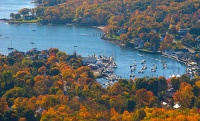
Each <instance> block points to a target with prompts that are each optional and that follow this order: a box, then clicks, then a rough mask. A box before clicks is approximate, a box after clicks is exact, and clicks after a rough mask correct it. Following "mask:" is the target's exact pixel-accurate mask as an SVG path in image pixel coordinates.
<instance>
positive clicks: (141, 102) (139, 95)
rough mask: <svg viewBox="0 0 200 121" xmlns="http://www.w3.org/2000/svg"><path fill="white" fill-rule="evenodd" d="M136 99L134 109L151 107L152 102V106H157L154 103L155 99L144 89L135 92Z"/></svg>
mask: <svg viewBox="0 0 200 121" xmlns="http://www.w3.org/2000/svg"><path fill="white" fill-rule="evenodd" d="M135 98H136V107H139V108H141V107H145V106H150V107H152V106H151V104H152V101H153V103H154V105H157V104H156V102H154V101H155V97H154V95H153V93H152V92H151V91H147V90H146V89H140V90H137V91H136V94H135Z"/></svg>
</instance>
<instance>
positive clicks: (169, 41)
mask: <svg viewBox="0 0 200 121" xmlns="http://www.w3.org/2000/svg"><path fill="white" fill-rule="evenodd" d="M164 42H166V43H172V42H173V38H172V37H171V36H170V35H169V34H166V35H165V38H164Z"/></svg>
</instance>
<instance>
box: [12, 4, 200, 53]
mask: <svg viewBox="0 0 200 121" xmlns="http://www.w3.org/2000/svg"><path fill="white" fill-rule="evenodd" d="M35 2H36V3H37V5H38V6H37V7H36V8H34V9H27V8H24V9H21V10H19V12H18V13H17V14H13V13H12V14H11V18H16V19H19V18H20V17H21V16H25V15H27V14H29V15H30V14H31V15H33V16H34V17H35V18H37V19H38V20H39V21H40V23H43V24H49V23H51V24H66V23H75V24H78V25H86V26H100V25H101V26H105V29H104V31H105V33H107V37H108V38H112V39H117V40H120V43H124V44H127V45H128V46H131V47H133V46H135V44H134V45H133V46H132V43H137V41H138V42H140V43H144V44H143V46H145V48H147V49H151V50H160V51H163V50H165V49H174V48H177V47H178V48H181V47H182V46H181V45H182V44H185V45H189V46H191V47H194V48H195V49H197V50H198V49H199V44H200V43H199V41H198V40H197V39H195V38H197V37H198V35H200V22H199V19H200V1H198V0H57V1H56V0H35ZM180 29H188V30H189V32H188V34H187V35H184V36H181V35H180V34H179V30H180ZM160 37H163V38H162V41H161V39H160ZM173 39H174V40H181V41H180V42H177V43H176V44H172V42H173Z"/></svg>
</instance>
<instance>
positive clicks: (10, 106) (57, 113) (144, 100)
mask: <svg viewBox="0 0 200 121" xmlns="http://www.w3.org/2000/svg"><path fill="white" fill-rule="evenodd" d="M0 70H1V71H0V108H1V110H0V119H1V121H18V120H19V121H39V120H41V121H72V120H73V121H74V120H75V121H76V120H87V121H88V120H91V121H95V120H96V121H109V120H111V121H119V120H122V121H131V120H132V121H139V120H152V121H155V120H159V121H161V120H163V121H164V120H165V121H166V120H170V121H171V120H183V119H184V120H186V121H198V120H200V114H199V108H200V83H199V82H200V81H199V80H200V79H199V78H194V79H189V78H188V77H187V76H185V75H182V76H181V77H172V78H170V79H167V80H166V79H165V78H164V77H159V78H150V77H144V78H135V79H133V80H132V79H131V80H126V79H120V80H119V81H118V82H116V83H115V84H114V85H112V86H108V87H107V88H103V87H102V85H101V84H100V83H98V82H97V81H96V79H95V77H94V75H93V73H92V71H91V69H90V68H89V67H88V66H83V65H82V60H81V57H80V56H78V55H76V53H74V54H72V55H69V54H66V53H65V52H62V51H60V50H58V49H56V48H51V49H49V50H43V51H37V50H34V49H33V50H30V51H28V52H26V53H24V52H19V51H13V52H12V53H10V54H9V55H8V56H7V57H6V56H1V57H0ZM171 88H174V91H173V92H171V91H169V89H171ZM170 93H171V94H172V93H173V95H170ZM177 104H178V105H179V107H177V108H176V107H174V105H177Z"/></svg>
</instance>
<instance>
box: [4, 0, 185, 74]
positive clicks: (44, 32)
mask: <svg viewBox="0 0 200 121" xmlns="http://www.w3.org/2000/svg"><path fill="white" fill-rule="evenodd" d="M10 5H11V6H12V7H9V6H10ZM33 6H34V5H33V4H30V1H29V0H1V1H0V18H9V14H10V13H11V12H17V10H18V9H20V8H23V7H28V8H31V7H33ZM32 30H36V31H32ZM102 34H103V33H102V31H101V30H100V29H97V28H93V27H77V26H67V25H62V26H61V25H55V26H54V25H51V26H48V25H38V24H22V25H9V24H6V23H0V35H1V36H0V53H2V54H8V53H9V52H10V51H9V50H7V48H8V47H11V46H12V47H13V48H15V49H17V50H20V51H28V50H30V49H32V48H33V47H36V48H37V49H38V50H44V49H49V48H51V47H56V48H59V49H60V50H62V51H65V52H66V53H68V54H72V53H73V51H74V50H75V51H76V52H77V54H79V55H82V56H88V55H89V54H103V55H107V56H115V55H116V62H117V64H118V68H117V69H116V70H115V73H116V74H117V75H119V76H122V77H123V78H129V74H130V64H133V62H134V61H135V62H136V63H137V69H136V71H135V72H134V73H133V74H135V75H136V77H144V76H155V77H158V76H163V75H164V76H165V77H169V76H170V75H172V74H175V75H177V74H184V73H185V69H186V67H185V65H184V64H182V63H179V62H177V61H175V60H172V59H168V58H165V57H162V56H161V55H154V54H145V53H140V52H138V51H134V50H131V49H127V48H123V47H120V46H116V45H114V44H112V43H109V42H107V41H105V40H102V39H101V38H100V35H102ZM32 41H33V42H35V44H31V42H32ZM74 46H77V47H74ZM141 54H142V55H143V57H141V56H140V55H141ZM133 59H134V60H133ZM143 59H145V60H146V61H147V62H146V64H147V70H145V72H144V74H138V71H139V70H140V69H141V68H142V65H141V64H140V61H141V60H143ZM159 60H160V61H166V62H167V69H166V70H163V69H162V63H161V62H160V61H159ZM153 63H156V64H157V67H158V69H157V72H155V73H153V72H151V70H150V69H151V67H152V64H153Z"/></svg>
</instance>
